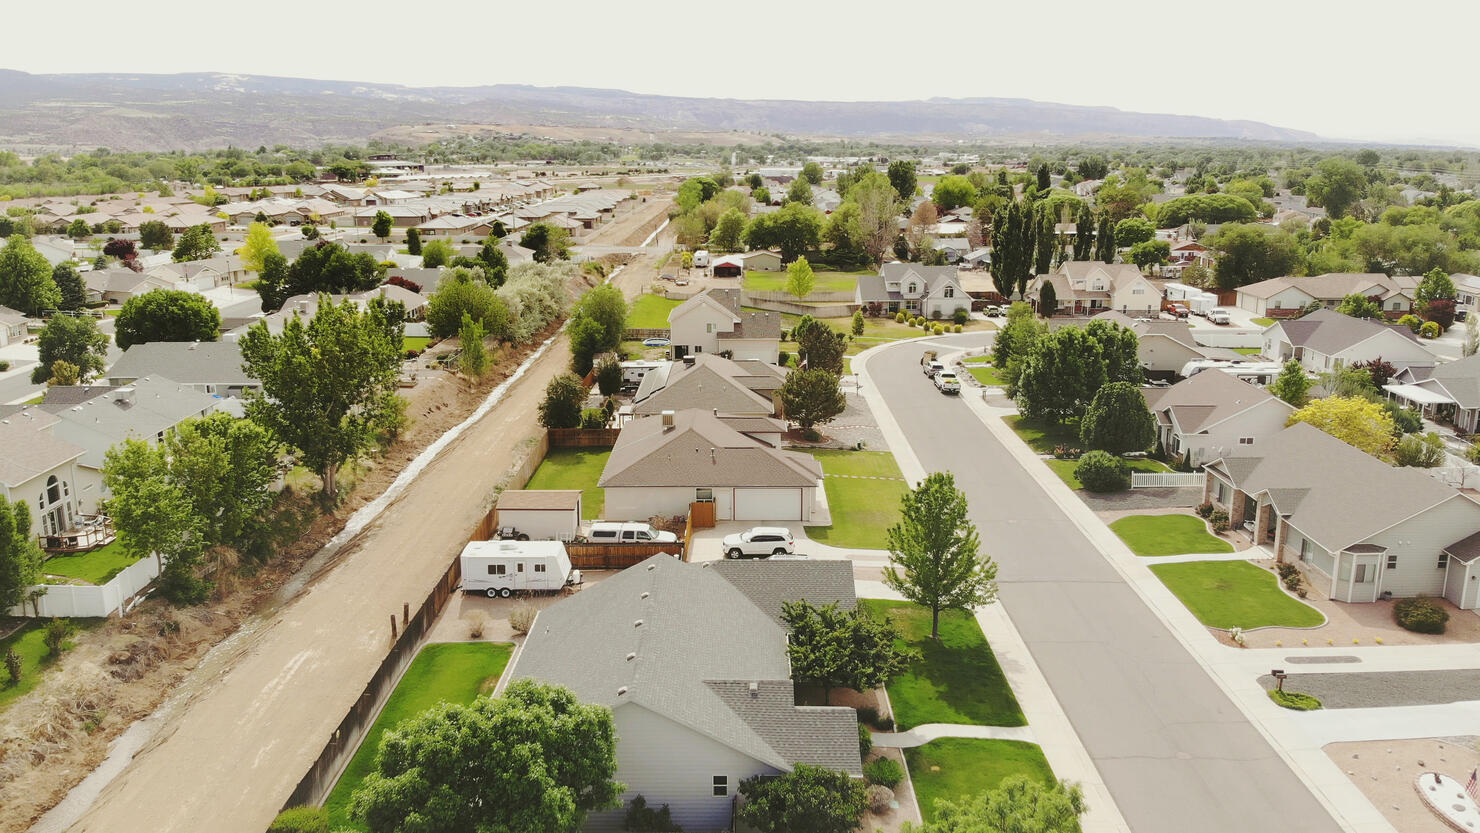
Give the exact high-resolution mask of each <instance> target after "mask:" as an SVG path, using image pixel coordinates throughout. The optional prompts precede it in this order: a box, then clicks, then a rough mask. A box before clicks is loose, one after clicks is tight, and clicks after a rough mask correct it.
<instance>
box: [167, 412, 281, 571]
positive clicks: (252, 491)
mask: <svg viewBox="0 0 1480 833" xmlns="http://www.w3.org/2000/svg"><path fill="white" fill-rule="evenodd" d="M165 450H166V454H165V458H166V459H167V460H168V461H169V468H168V471H169V478H170V480H171V481H172V482H173V483H174V484H175V485H177V486H179V487H180V491H181V492H182V493H184V494H185V496H186V498H187V499H188V500H189V502H190V504H191V506H192V507H193V508H194V511H195V515H196V517H198V518H199V519H200V533H201V535H202V537H203V539H204V541H205V543H206V544H207V545H215V544H228V545H231V546H239V545H240V543H241V542H242V541H243V540H244V539H245V538H246V537H247V535H248V533H249V532H251V531H252V529H251V527H252V523H253V521H255V520H256V519H257V517H258V516H259V515H260V514H261V513H262V512H263V511H265V510H266V509H267V508H268V506H270V505H271V504H272V491H271V486H272V483H273V481H274V480H276V479H277V460H278V450H279V449H278V444H277V441H276V440H274V439H273V437H272V435H271V434H270V433H268V431H267V429H265V428H263V427H262V426H260V425H258V424H257V423H255V422H253V421H252V420H250V419H237V418H235V417H233V416H231V415H230V414H226V413H222V412H217V413H213V414H210V415H208V416H205V417H201V418H200V419H189V420H185V421H184V422H182V423H180V425H179V426H178V427H177V428H176V430H175V432H174V433H172V434H170V435H168V436H167V437H166V438H165Z"/></svg>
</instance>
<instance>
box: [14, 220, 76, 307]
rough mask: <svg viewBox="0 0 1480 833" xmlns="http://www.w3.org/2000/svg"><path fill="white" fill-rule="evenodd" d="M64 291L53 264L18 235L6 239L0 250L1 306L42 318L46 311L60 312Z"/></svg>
mask: <svg viewBox="0 0 1480 833" xmlns="http://www.w3.org/2000/svg"><path fill="white" fill-rule="evenodd" d="M61 303H62V292H61V290H60V289H58V288H57V283H56V281H55V280H54V279H53V278H52V269H51V264H50V263H48V262H47V260H46V258H45V257H43V256H42V255H41V253H40V252H38V251H36V249H35V248H34V247H33V246H32V245H31V241H29V240H27V239H26V238H24V237H22V236H21V235H19V234H13V235H11V236H10V238H9V239H8V240H7V242H6V244H5V248H3V249H0V306H7V307H10V308H11V309H13V310H17V311H19V312H23V313H25V314H26V315H40V314H41V312H42V311H43V310H48V309H57V308H58V307H60V306H61Z"/></svg>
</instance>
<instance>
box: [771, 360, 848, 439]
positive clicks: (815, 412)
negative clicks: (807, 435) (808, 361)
mask: <svg viewBox="0 0 1480 833" xmlns="http://www.w3.org/2000/svg"><path fill="white" fill-rule="evenodd" d="M776 395H777V396H778V397H780V399H781V407H782V410H783V411H784V412H785V414H786V418H787V419H789V420H791V421H792V422H795V423H796V424H797V425H799V426H801V428H802V430H803V431H811V430H812V428H813V426H816V425H825V424H827V423H829V422H832V421H833V419H835V418H836V417H837V416H838V414H841V413H842V412H843V411H844V410H845V409H846V408H847V407H848V401H847V399H846V398H844V396H843V392H842V390H840V389H839V387H838V377H837V375H836V374H834V373H832V372H830V371H827V370H822V369H815V370H814V369H810V368H809V369H805V370H793V371H792V372H791V373H788V374H787V375H786V380H785V381H784V382H782V383H781V388H780V389H779V390H777V391H776Z"/></svg>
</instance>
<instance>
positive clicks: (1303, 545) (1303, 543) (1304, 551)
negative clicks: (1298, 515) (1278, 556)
mask: <svg viewBox="0 0 1480 833" xmlns="http://www.w3.org/2000/svg"><path fill="white" fill-rule="evenodd" d="M1300 560H1301V561H1309V560H1310V541H1309V540H1308V539H1306V538H1301V539H1300Z"/></svg>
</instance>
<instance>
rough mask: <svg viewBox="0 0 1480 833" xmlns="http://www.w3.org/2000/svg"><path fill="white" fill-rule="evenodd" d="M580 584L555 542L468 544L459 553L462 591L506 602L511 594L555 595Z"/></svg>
mask: <svg viewBox="0 0 1480 833" xmlns="http://www.w3.org/2000/svg"><path fill="white" fill-rule="evenodd" d="M580 583H581V571H580V570H575V569H572V568H571V566H570V556H568V555H566V554H565V545H564V544H562V543H560V542H559V541H469V542H468V545H467V546H466V547H463V551H462V589H463V591H464V592H467V593H485V594H487V595H488V596H489V598H492V597H494V596H498V597H501V598H505V599H507V598H509V597H510V596H512V595H514V594H515V593H520V592H537V593H558V592H559V591H560V590H561V589H563V588H564V587H565V586H566V585H574V584H580Z"/></svg>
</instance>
